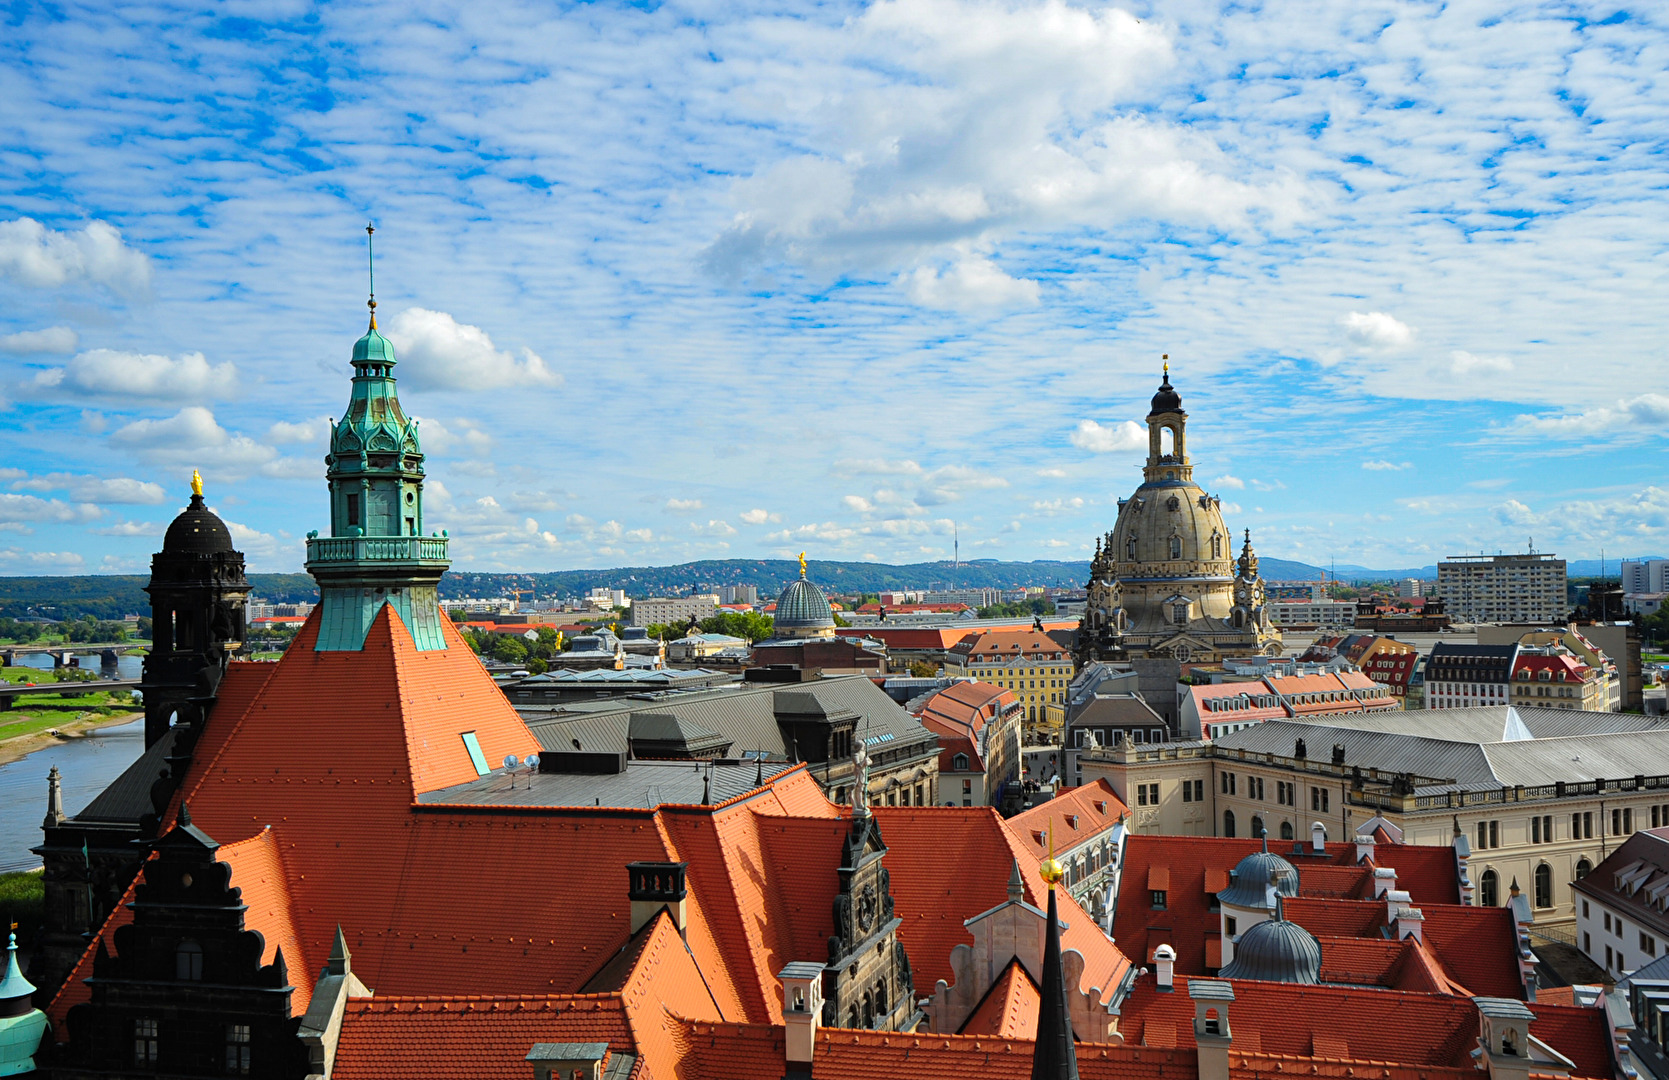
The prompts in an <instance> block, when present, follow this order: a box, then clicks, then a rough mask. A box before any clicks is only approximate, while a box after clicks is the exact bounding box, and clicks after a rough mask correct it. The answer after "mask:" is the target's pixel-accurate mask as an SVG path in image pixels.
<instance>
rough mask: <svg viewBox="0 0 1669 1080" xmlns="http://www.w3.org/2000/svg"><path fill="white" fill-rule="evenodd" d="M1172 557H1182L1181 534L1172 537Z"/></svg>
mask: <svg viewBox="0 0 1669 1080" xmlns="http://www.w3.org/2000/svg"><path fill="white" fill-rule="evenodd" d="M1171 558H1173V559H1180V558H1182V537H1180V536H1173V537H1171Z"/></svg>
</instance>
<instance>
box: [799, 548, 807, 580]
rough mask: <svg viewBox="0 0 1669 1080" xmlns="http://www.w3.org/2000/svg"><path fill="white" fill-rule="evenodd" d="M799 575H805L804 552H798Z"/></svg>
mask: <svg viewBox="0 0 1669 1080" xmlns="http://www.w3.org/2000/svg"><path fill="white" fill-rule="evenodd" d="M800 576H801V577H805V576H806V553H805V552H803V551H802V552H800Z"/></svg>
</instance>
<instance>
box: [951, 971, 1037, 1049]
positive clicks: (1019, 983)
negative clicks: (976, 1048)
mask: <svg viewBox="0 0 1669 1080" xmlns="http://www.w3.org/2000/svg"><path fill="white" fill-rule="evenodd" d="M1042 1004H1043V997H1042V995H1041V994H1039V993H1038V991H1037V984H1036V983H1034V982H1032V977H1031V976H1030V975H1028V974H1026V969H1025V968H1024V967H1022V966H1021V964H1020V961H1019V960H1010V961H1009V962H1008V967H1007V968H1005V969H1004V970H1003V973H1002V975H1001V976H1000V977H999V978H998V979H997V981H996V982H995V983H993V984H992V986H991V989H990V990H987V991H986V992H985V1000H983V1001H981V1002H980V1003H979V1005H977V1006H976V1007H975V1008H974V1011H973V1014H972V1015H970V1016H969V1017H968V1019H967V1020H966V1021H965V1022H964V1023H963V1025H962V1030H961V1031H960V1032H958V1034H961V1035H996V1036H1000V1037H1002V1038H1005V1039H1035V1038H1037V1010H1038V1007H1039V1006H1040V1005H1042Z"/></svg>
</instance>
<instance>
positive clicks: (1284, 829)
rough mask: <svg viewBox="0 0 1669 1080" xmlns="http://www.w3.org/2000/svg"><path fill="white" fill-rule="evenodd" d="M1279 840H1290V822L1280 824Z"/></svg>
mask: <svg viewBox="0 0 1669 1080" xmlns="http://www.w3.org/2000/svg"><path fill="white" fill-rule="evenodd" d="M1281 839H1282V840H1291V839H1292V822H1290V821H1283V822H1281Z"/></svg>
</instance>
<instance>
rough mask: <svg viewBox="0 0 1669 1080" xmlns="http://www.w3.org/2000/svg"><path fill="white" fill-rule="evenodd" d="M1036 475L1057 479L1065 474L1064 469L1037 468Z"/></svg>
mask: <svg viewBox="0 0 1669 1080" xmlns="http://www.w3.org/2000/svg"><path fill="white" fill-rule="evenodd" d="M1037 475H1039V476H1047V477H1049V478H1051V479H1056V480H1058V479H1061V478H1062V477H1064V476H1066V470H1065V469H1039V470H1037Z"/></svg>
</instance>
